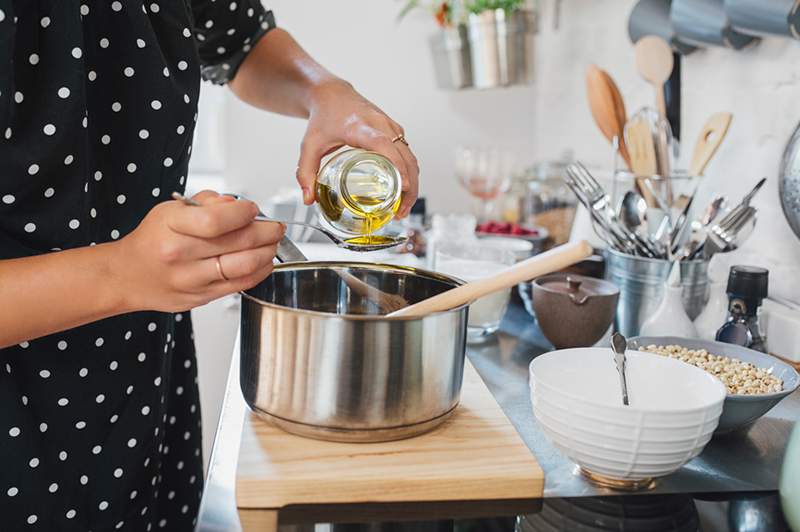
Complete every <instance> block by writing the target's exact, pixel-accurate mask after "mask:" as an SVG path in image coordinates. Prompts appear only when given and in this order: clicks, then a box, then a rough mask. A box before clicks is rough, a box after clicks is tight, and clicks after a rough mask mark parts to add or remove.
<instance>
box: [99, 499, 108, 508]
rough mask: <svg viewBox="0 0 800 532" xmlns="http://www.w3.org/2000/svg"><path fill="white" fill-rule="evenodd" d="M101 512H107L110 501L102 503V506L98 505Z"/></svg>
mask: <svg viewBox="0 0 800 532" xmlns="http://www.w3.org/2000/svg"><path fill="white" fill-rule="evenodd" d="M97 507H98V508H100V510H105V509H106V508H108V501H100V504H98V505H97Z"/></svg>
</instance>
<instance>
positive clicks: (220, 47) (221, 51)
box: [217, 46, 225, 54]
mask: <svg viewBox="0 0 800 532" xmlns="http://www.w3.org/2000/svg"><path fill="white" fill-rule="evenodd" d="M217 53H218V54H224V53H225V47H224V46H218V47H217Z"/></svg>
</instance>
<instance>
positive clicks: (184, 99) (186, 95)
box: [183, 94, 192, 103]
mask: <svg viewBox="0 0 800 532" xmlns="http://www.w3.org/2000/svg"><path fill="white" fill-rule="evenodd" d="M183 101H184V102H185V103H189V102H191V101H192V100H191V98H189V95H188V94H184V95H183Z"/></svg>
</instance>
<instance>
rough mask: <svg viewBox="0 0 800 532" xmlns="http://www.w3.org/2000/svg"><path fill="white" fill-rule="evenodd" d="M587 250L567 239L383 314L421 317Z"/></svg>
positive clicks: (553, 266)
mask: <svg viewBox="0 0 800 532" xmlns="http://www.w3.org/2000/svg"><path fill="white" fill-rule="evenodd" d="M591 254H592V247H591V246H590V245H589V243H588V242H586V241H585V240H580V241H578V242H570V243H567V244H564V245H562V246H558V247H556V248H553V249H551V250H550V251H546V252H544V253H542V254H540V255H536V256H534V257H531V258H529V259H527V260H524V261H522V262H520V263H518V264H515V265H514V266H511V267H510V268H508V269H506V270H504V271H502V272H501V273H499V274H497V275H495V276H493V277H487V278H485V279H480V280H478V281H473V282H471V283H467V284H463V285H461V286H459V287H457V288H453V289H452V290H448V291H447V292H442V293H441V294H439V295H436V296H433V297H430V298H428V299H425V300H423V301H420V302H419V303H415V304H413V305H410V306H408V307H406V308H404V309H400V310H398V311H396V312H392V313H391V314H387V317H389V318H395V317H397V318H399V317H422V316H426V315H428V314H432V313H434V312H442V311H445V310H449V309H451V308H455V307H458V306H461V305H464V304H466V303H469V302H471V301H475V300H476V299H478V298H481V297H483V296H485V295H488V294H491V293H492V292H496V291H498V290H505V289H507V288H511V287H512V286H515V285H517V284H519V283H521V282H523V281H529V280H531V279H533V278H535V277H539V276H540V275H544V274H546V273H552V272H555V271H558V270H561V269H563V268H566V267H567V266H570V265H572V264H575V263H576V262H578V261H580V260H583V259H585V258H587V257H589V256H591Z"/></svg>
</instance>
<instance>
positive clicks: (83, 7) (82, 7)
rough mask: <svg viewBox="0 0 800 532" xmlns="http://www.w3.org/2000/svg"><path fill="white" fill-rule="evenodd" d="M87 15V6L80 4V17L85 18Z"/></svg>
mask: <svg viewBox="0 0 800 532" xmlns="http://www.w3.org/2000/svg"><path fill="white" fill-rule="evenodd" d="M88 14H89V6H87V5H86V4H82V5H81V15H83V16H84V17H85V16H86V15H88Z"/></svg>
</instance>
